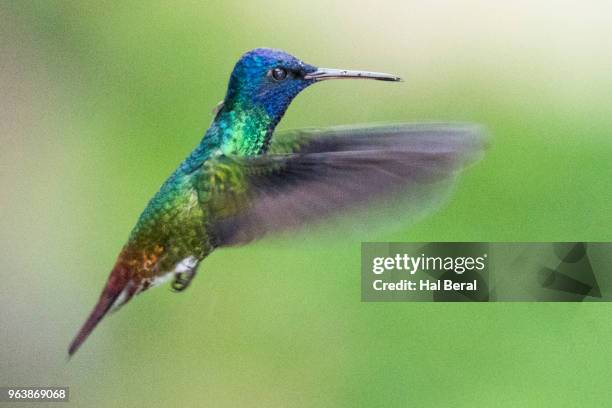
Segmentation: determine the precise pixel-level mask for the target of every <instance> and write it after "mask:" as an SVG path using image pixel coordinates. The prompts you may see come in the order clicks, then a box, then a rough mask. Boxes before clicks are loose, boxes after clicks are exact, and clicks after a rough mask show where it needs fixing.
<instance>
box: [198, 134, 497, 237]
mask: <svg viewBox="0 0 612 408" xmlns="http://www.w3.org/2000/svg"><path fill="white" fill-rule="evenodd" d="M484 147H485V137H484V132H483V130H482V129H481V128H480V127H478V126H475V125H464V124H395V125H379V126H369V127H367V126H362V127H355V126H342V127H334V128H327V129H321V130H317V129H308V130H297V131H291V132H281V133H279V134H276V135H274V137H273V140H272V143H271V145H270V149H269V151H268V153H267V154H265V155H261V156H255V157H236V156H221V157H220V158H218V159H217V161H216V162H215V163H213V164H210V165H209V166H208V169H207V170H206V171H203V172H202V174H201V175H202V177H201V181H200V182H206V183H209V188H208V189H209V191H211V187H210V186H211V185H215V186H216V187H214V189H213V190H212V191H211V194H209V198H208V206H209V208H210V211H211V213H212V214H211V215H213V216H212V217H211V219H213V220H215V221H214V223H213V225H212V227H213V234H214V237H215V244H216V245H217V246H228V245H236V244H243V243H246V242H249V241H251V240H253V239H256V238H258V237H260V236H262V235H264V234H266V233H268V232H273V231H278V230H285V229H291V228H296V227H299V226H300V225H302V224H304V223H307V222H310V221H314V220H317V219H321V218H324V217H328V216H331V215H333V214H334V213H336V212H338V211H340V210H345V209H350V208H352V207H357V206H360V205H364V204H366V203H368V202H370V201H372V200H373V199H376V198H381V197H383V198H384V197H385V196H390V195H393V194H394V193H399V192H407V193H411V192H413V191H414V195H418V194H419V189H418V188H417V187H418V186H419V185H424V184H434V183H438V182H441V181H444V180H447V179H449V178H452V176H454V175H455V174H456V172H457V171H459V170H461V169H462V168H463V167H465V166H466V165H468V164H470V163H472V162H474V161H475V160H476V159H478V158H479V157H480V156H481V155H482V151H483V150H484ZM213 178H214V180H213ZM413 199H416V200H419V199H420V197H418V196H417V197H413Z"/></svg>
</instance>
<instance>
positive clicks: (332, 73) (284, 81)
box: [224, 48, 400, 123]
mask: <svg viewBox="0 0 612 408" xmlns="http://www.w3.org/2000/svg"><path fill="white" fill-rule="evenodd" d="M341 78H362V79H378V80H385V81H398V80H400V79H399V77H397V76H395V75H389V74H383V73H376V72H365V71H348V70H337V69H327V68H317V67H315V66H312V65H309V64H306V63H305V62H303V61H300V60H299V59H297V58H296V57H294V56H292V55H290V54H287V53H286V52H284V51H281V50H275V49H271V48H257V49H254V50H251V51H248V52H247V53H245V54H244V55H243V56H242V57H241V58H240V60H239V61H238V62H237V63H236V66H235V67H234V70H233V72H232V75H231V77H230V81H229V85H228V90H227V95H226V97H225V100H224V109H225V110H232V109H236V108H243V109H244V108H247V109H248V108H249V107H257V108H263V109H265V112H266V113H267V115H268V116H269V117H270V118H271V120H272V121H273V122H275V123H276V122H278V121H279V120H280V118H281V117H282V116H283V114H284V113H285V111H286V110H287V107H288V106H289V104H290V103H291V101H292V100H293V98H295V96H296V95H297V94H298V93H300V91H302V90H303V89H305V88H306V87H308V86H310V85H312V84H313V83H315V82H318V81H321V80H325V79H341Z"/></svg>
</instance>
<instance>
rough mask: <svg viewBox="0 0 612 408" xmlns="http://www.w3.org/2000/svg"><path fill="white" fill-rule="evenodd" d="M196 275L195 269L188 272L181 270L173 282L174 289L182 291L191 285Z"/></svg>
mask: <svg viewBox="0 0 612 408" xmlns="http://www.w3.org/2000/svg"><path fill="white" fill-rule="evenodd" d="M194 276H195V270H189V271H186V272H179V273H177V274H176V276H175V277H174V282H172V290H173V291H175V292H182V291H184V290H185V289H187V288H188V287H189V285H190V284H191V281H192V280H193V278H194Z"/></svg>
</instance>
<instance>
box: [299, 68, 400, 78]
mask: <svg viewBox="0 0 612 408" xmlns="http://www.w3.org/2000/svg"><path fill="white" fill-rule="evenodd" d="M304 79H314V80H315V81H324V80H326V79H376V80H378V81H401V80H402V78H400V77H398V76H397V75H392V74H385V73H384V72H369V71H350V70H348V69H334V68H317V70H316V71H314V72H311V73H309V74H306V75H304Z"/></svg>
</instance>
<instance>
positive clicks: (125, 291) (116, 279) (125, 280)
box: [68, 265, 134, 357]
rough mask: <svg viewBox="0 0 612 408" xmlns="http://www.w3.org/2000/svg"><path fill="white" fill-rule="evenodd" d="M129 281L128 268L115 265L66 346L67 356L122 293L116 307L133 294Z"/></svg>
mask: <svg viewBox="0 0 612 408" xmlns="http://www.w3.org/2000/svg"><path fill="white" fill-rule="evenodd" d="M129 282H130V281H129V270H128V269H127V268H125V267H124V266H123V265H117V266H115V268H114V269H113V271H112V272H111V274H110V276H109V278H108V282H107V283H106V287H105V288H104V290H103V291H102V293H101V294H100V299H99V300H98V303H97V304H96V306H95V307H94V309H93V310H92V312H91V313H90V314H89V317H88V318H87V321H86V322H85V324H83V326H82V327H81V330H79V332H78V333H77V335H76V337H75V338H74V340H72V343H70V347H69V348H68V357H71V356H72V355H73V354H74V353H76V351H77V350H78V349H79V347H81V344H83V342H84V341H85V340H86V339H87V337H88V336H89V335H90V334H91V332H92V331H93V329H95V328H96V326H97V325H98V323H100V320H102V318H103V317H104V316H106V314H107V313H108V312H109V311H110V310H111V308H113V305H115V303H116V302H117V299H118V298H119V297H120V296H122V295H124V296H125V298H124V299H123V300H122V301H121V303H120V304H118V305H115V306H116V307H117V306H120V305H121V304H124V303H125V302H127V301H128V300H129V299H130V298H131V297H132V296H134V291H133V290H131V288H130V287H128V286H129Z"/></svg>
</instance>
